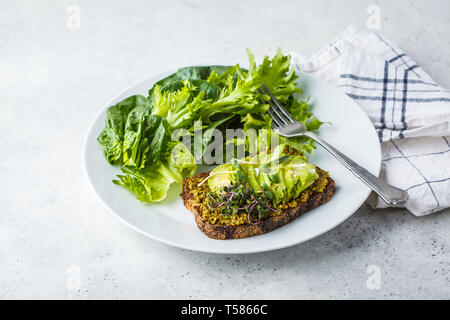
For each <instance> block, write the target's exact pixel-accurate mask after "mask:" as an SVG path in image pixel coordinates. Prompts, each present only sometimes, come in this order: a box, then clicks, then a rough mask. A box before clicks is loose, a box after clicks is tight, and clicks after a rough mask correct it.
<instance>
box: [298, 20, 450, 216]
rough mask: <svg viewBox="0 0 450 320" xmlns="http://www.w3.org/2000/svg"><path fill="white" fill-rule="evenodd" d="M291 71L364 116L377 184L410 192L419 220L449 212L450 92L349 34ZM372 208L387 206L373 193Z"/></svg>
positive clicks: (381, 42)
mask: <svg viewBox="0 0 450 320" xmlns="http://www.w3.org/2000/svg"><path fill="white" fill-rule="evenodd" d="M291 56H292V63H293V65H294V67H295V68H297V69H300V70H302V71H304V72H307V73H311V74H313V75H315V76H316V77H318V78H321V79H323V80H325V81H327V82H329V83H331V84H333V85H335V86H337V87H339V88H340V89H341V90H342V91H343V92H345V93H346V94H347V95H348V96H349V97H350V98H352V99H354V101H356V102H357V103H358V104H359V105H360V106H361V108H362V109H363V110H364V111H365V112H366V113H367V115H368V116H369V118H370V120H371V121H372V123H373V125H374V126H375V129H376V131H377V133H378V137H379V138H380V142H381V150H382V168H381V173H380V177H381V178H382V179H384V180H386V181H387V182H388V183H390V184H391V185H393V186H396V187H398V188H401V189H403V190H407V192H408V194H409V200H408V202H406V203H405V204H403V205H402V206H403V207H406V208H407V209H408V210H409V211H411V212H412V213H413V214H415V215H417V216H422V215H426V214H429V213H433V212H436V211H439V210H442V209H445V208H448V207H449V206H450V91H448V90H445V89H443V88H442V87H440V86H439V85H438V84H436V83H435V82H434V81H433V80H432V79H431V78H430V76H429V75H428V74H426V73H425V72H424V71H423V70H422V69H421V68H420V67H419V66H418V65H417V64H416V63H414V61H412V60H411V59H410V58H409V57H408V56H407V55H406V54H405V53H404V52H402V51H401V50H400V49H399V48H397V47H396V46H394V45H393V44H392V43H391V42H389V41H388V40H386V39H385V38H384V37H382V36H380V35H379V34H378V33H376V32H369V31H366V30H364V31H363V30H358V29H356V28H354V27H349V28H348V29H347V30H345V31H344V32H343V33H342V34H340V35H339V36H338V37H337V38H336V39H335V40H334V41H332V42H331V43H329V44H328V46H326V47H325V48H323V49H322V50H320V51H319V52H318V53H317V54H316V55H314V56H312V57H310V58H308V59H306V58H304V57H303V56H302V55H300V54H298V53H296V52H293V53H291ZM368 203H369V205H371V206H372V207H375V208H385V207H387V206H388V205H387V204H386V203H385V202H384V201H383V200H382V199H381V198H379V197H378V196H376V195H375V194H374V193H373V194H372V195H371V196H370V197H369V201H368Z"/></svg>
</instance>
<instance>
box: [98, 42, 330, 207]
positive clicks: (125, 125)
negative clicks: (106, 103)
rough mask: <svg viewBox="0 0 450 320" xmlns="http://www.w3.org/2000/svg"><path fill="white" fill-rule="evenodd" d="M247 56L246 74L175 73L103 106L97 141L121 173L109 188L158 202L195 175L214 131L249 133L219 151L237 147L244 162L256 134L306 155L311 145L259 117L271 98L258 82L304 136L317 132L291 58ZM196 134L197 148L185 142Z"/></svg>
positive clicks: (198, 69) (236, 70)
mask: <svg viewBox="0 0 450 320" xmlns="http://www.w3.org/2000/svg"><path fill="white" fill-rule="evenodd" d="M248 57H249V68H248V70H247V69H243V68H241V67H240V66H239V65H235V66H194V67H185V68H181V69H179V70H178V71H177V72H176V73H174V74H172V75H170V76H168V77H166V78H164V79H162V80H160V81H158V82H157V83H156V84H155V85H154V86H153V87H152V88H151V89H150V90H149V93H148V96H146V97H145V96H143V95H135V96H131V97H128V98H126V99H124V100H122V101H121V102H119V103H117V104H116V105H114V106H111V107H109V108H108V109H107V111H106V121H105V127H104V129H103V130H102V132H101V133H100V135H99V136H98V139H97V140H98V142H99V143H100V145H101V147H102V150H103V154H104V156H105V159H106V160H107V161H108V162H109V163H110V164H111V165H119V166H121V170H122V172H123V174H121V175H118V179H117V180H113V182H114V183H115V184H117V185H121V186H123V187H125V188H126V189H128V190H129V191H131V192H132V193H134V194H135V195H136V197H137V199H139V200H141V201H144V202H158V201H161V200H163V199H164V198H165V197H166V195H167V192H168V190H169V187H170V186H171V184H172V183H178V184H181V182H182V180H183V179H184V178H186V177H188V176H191V175H193V174H194V173H195V172H196V170H197V163H199V162H201V159H202V156H203V155H204V153H205V152H206V151H207V149H208V146H209V145H210V144H211V143H212V141H213V140H214V139H213V132H214V130H220V131H222V132H225V130H226V129H230V128H231V129H238V128H241V129H242V130H243V132H246V131H248V130H250V129H252V130H256V131H257V132H258V136H257V137H256V139H248V138H245V139H240V138H234V139H230V140H225V141H223V144H224V146H225V145H229V144H231V145H233V147H237V146H242V147H243V148H244V150H245V152H246V154H247V155H248V154H250V153H251V148H252V144H254V143H258V141H260V140H261V139H262V136H263V135H264V136H265V137H266V139H267V136H269V137H270V136H275V135H276V136H277V138H278V139H279V141H280V143H282V144H284V145H285V146H288V147H290V148H293V149H295V150H297V151H298V152H301V153H302V154H304V153H306V152H308V153H310V152H311V151H312V150H313V148H314V145H313V142H312V140H310V139H307V138H289V139H288V138H284V137H281V136H278V134H277V133H276V132H274V131H271V118H270V117H269V116H268V115H267V114H266V111H267V109H268V108H269V104H268V103H267V101H268V100H269V99H270V98H269V96H267V95H264V94H261V93H260V92H259V90H258V89H259V87H261V85H262V84H263V83H264V84H265V85H266V86H267V87H268V88H269V89H270V90H271V91H272V93H273V95H274V96H275V97H276V98H277V99H278V100H279V101H280V102H281V103H282V104H283V105H284V106H285V107H286V108H287V110H288V111H289V112H290V113H291V114H292V116H293V117H294V118H295V119H297V120H298V121H300V122H302V123H304V124H305V125H306V126H307V128H308V130H310V131H314V130H317V129H318V128H319V127H320V125H321V124H322V122H321V121H319V120H318V119H317V118H316V117H314V115H313V114H312V113H311V111H310V110H309V107H308V101H301V100H299V99H298V97H297V94H299V93H302V91H301V89H300V88H298V87H297V85H296V83H295V80H296V79H297V78H298V76H297V75H296V74H295V71H294V70H293V69H292V68H291V66H290V57H289V56H288V55H283V54H282V53H281V51H280V50H278V52H277V54H276V55H275V56H274V57H273V58H272V59H270V58H269V57H267V56H266V57H265V58H264V60H263V62H262V63H261V64H260V65H257V64H256V62H255V59H254V56H253V55H252V54H251V52H250V51H248ZM198 130H200V131H201V135H200V140H201V141H200V143H189V142H188V143H186V141H184V140H185V138H186V136H188V137H190V138H189V139H191V140H194V139H196V135H195V132H197V131H198ZM180 132H182V135H183V139H184V140H182V139H181V138H180V137H181V134H180ZM197 136H198V135H197ZM224 136H225V135H224ZM197 139H198V138H197ZM197 142H198V141H197ZM297 161H300V160H299V158H298V159H297ZM289 192H291V191H289Z"/></svg>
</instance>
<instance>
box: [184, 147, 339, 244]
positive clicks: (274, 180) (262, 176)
mask: <svg viewBox="0 0 450 320" xmlns="http://www.w3.org/2000/svg"><path fill="white" fill-rule="evenodd" d="M334 191H335V182H334V180H333V179H331V178H330V176H329V174H328V172H326V171H324V170H322V169H320V168H318V167H316V166H314V165H312V164H309V163H308V162H307V161H306V159H305V158H304V157H303V156H302V155H301V154H299V153H298V152H296V151H294V150H289V148H288V147H287V146H285V145H279V146H278V147H277V148H275V149H273V150H268V151H267V152H263V153H260V154H258V155H257V156H254V157H247V158H245V159H242V160H236V159H235V160H234V163H233V164H224V165H221V166H218V167H216V168H215V169H214V170H211V171H207V172H203V173H200V174H197V175H195V176H192V177H189V178H186V179H184V180H183V189H182V194H181V196H182V198H183V201H184V205H185V206H186V208H188V209H189V210H190V211H192V212H193V213H194V219H195V222H196V223H197V226H198V227H199V229H200V230H201V231H202V232H203V233H205V234H206V235H207V236H208V237H210V238H213V239H219V240H226V239H241V238H247V237H251V236H256V235H261V234H264V233H267V232H270V231H273V230H275V229H277V228H279V227H281V226H283V225H286V224H288V223H289V222H291V221H293V220H294V219H296V218H297V217H299V216H300V215H301V214H303V213H305V212H307V211H310V210H312V209H314V208H316V207H318V206H320V205H321V204H324V203H326V202H327V201H328V200H330V199H331V197H332V196H333V194H334Z"/></svg>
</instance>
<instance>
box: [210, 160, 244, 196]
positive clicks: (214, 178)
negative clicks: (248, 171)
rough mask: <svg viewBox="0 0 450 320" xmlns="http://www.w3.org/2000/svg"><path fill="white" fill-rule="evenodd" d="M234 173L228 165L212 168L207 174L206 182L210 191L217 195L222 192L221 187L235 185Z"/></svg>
mask: <svg viewBox="0 0 450 320" xmlns="http://www.w3.org/2000/svg"><path fill="white" fill-rule="evenodd" d="M236 171H237V170H236V169H235V168H233V165H232V164H229V163H227V164H223V165H221V166H218V167H216V168H214V169H213V170H212V171H211V173H210V174H209V176H210V178H209V180H208V184H209V188H210V189H211V191H213V192H216V193H219V192H221V191H222V190H223V187H225V186H229V185H231V184H233V183H236V182H237V181H238V178H237V175H236Z"/></svg>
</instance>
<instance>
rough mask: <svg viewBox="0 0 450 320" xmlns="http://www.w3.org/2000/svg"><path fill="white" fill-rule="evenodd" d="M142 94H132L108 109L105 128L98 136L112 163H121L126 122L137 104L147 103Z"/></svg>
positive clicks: (104, 152) (106, 156)
mask: <svg viewBox="0 0 450 320" xmlns="http://www.w3.org/2000/svg"><path fill="white" fill-rule="evenodd" d="M147 102H148V100H147V99H146V98H145V97H144V96H141V95H136V96H131V97H129V98H126V99H125V100H122V101H121V102H119V103H117V104H116V105H114V106H112V107H109V108H108V110H106V120H105V128H104V129H103V130H102V132H101V133H100V135H99V136H98V138H97V141H98V142H99V143H100V145H101V147H102V150H103V154H104V156H105V158H106V161H108V162H109V163H110V164H119V163H120V162H121V160H122V152H123V140H124V133H125V123H126V121H127V117H128V114H129V113H130V112H131V110H133V109H134V108H135V107H136V106H137V105H143V104H147Z"/></svg>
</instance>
